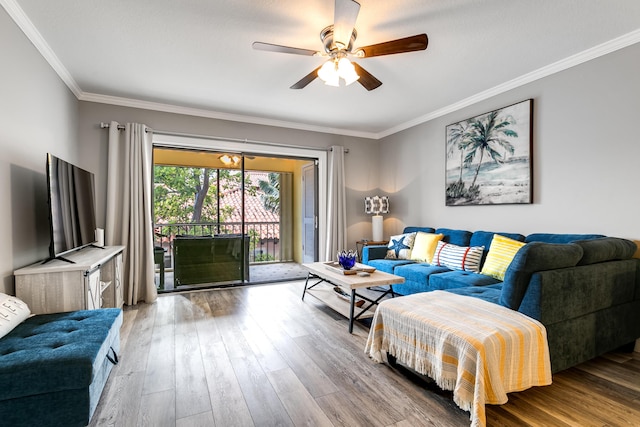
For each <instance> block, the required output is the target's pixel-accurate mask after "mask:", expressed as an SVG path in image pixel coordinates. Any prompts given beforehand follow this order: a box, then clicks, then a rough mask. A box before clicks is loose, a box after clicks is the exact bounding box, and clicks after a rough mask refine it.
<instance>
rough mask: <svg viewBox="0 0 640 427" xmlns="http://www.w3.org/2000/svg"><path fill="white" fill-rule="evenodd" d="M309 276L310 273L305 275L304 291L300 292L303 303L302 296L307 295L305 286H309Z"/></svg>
mask: <svg viewBox="0 0 640 427" xmlns="http://www.w3.org/2000/svg"><path fill="white" fill-rule="evenodd" d="M310 276H311V272H308V273H307V280H306V281H305V282H304V290H303V291H302V301H304V294H306V293H307V285H308V284H309V277H310Z"/></svg>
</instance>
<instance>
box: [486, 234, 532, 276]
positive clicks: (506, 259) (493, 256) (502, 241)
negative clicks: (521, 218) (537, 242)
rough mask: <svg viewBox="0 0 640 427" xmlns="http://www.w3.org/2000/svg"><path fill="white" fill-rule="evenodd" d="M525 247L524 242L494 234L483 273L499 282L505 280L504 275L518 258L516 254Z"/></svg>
mask: <svg viewBox="0 0 640 427" xmlns="http://www.w3.org/2000/svg"><path fill="white" fill-rule="evenodd" d="M524 245H525V244H524V242H519V241H517V240H513V239H510V238H508V237H504V236H501V235H499V234H494V235H493V239H492V240H491V247H490V248H489V253H488V254H487V259H486V260H485V261H484V265H483V266H482V271H481V273H482V274H486V275H487V276H491V277H494V278H496V279H498V280H504V273H505V272H506V271H507V268H508V267H509V264H511V261H512V260H513V257H514V256H516V252H518V250H519V249H520V248H521V247H523V246H524Z"/></svg>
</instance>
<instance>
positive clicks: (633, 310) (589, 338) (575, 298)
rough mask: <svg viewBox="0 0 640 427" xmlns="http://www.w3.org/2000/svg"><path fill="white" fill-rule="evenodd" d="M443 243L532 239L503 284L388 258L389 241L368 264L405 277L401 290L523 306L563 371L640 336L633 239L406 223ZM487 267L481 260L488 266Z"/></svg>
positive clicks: (369, 251) (370, 252)
mask: <svg viewBox="0 0 640 427" xmlns="http://www.w3.org/2000/svg"><path fill="white" fill-rule="evenodd" d="M417 231H423V232H426V233H438V234H443V236H444V237H443V241H445V242H447V243H452V244H455V245H458V246H484V247H485V252H484V254H485V255H484V256H483V261H482V262H484V257H486V254H487V253H488V252H489V250H490V245H491V241H492V239H493V235H494V234H500V235H503V236H506V237H509V238H511V239H514V240H519V241H522V242H525V243H526V244H525V245H524V246H523V247H522V248H520V249H519V250H518V252H517V253H516V255H515V257H514V258H513V261H512V262H511V264H510V265H509V267H508V268H507V271H506V273H505V276H504V281H500V280H497V279H495V278H493V277H489V276H485V275H483V274H479V273H472V272H467V271H457V270H456V271H453V270H450V269H449V268H447V267H442V266H435V265H430V264H427V263H421V262H416V261H412V260H399V259H385V256H386V253H387V247H386V246H366V247H365V248H363V252H362V262H363V263H364V264H367V265H370V266H372V267H375V268H376V269H378V270H382V271H386V272H388V273H393V274H396V275H399V276H402V277H404V278H405V283H404V284H402V285H394V291H396V292H397V293H399V294H401V295H408V294H412V293H416V292H428V291H432V290H445V291H448V292H453V293H457V294H460V295H467V296H470V297H474V298H481V299H484V300H486V301H490V302H492V303H495V304H500V305H502V306H505V307H508V308H511V309H513V310H517V311H520V312H522V313H524V314H526V315H527V316H529V317H532V318H534V319H536V320H539V321H540V322H541V323H542V324H544V325H545V327H546V329H547V337H548V341H549V352H550V356H551V368H552V371H553V372H558V371H561V370H564V369H567V368H569V367H571V366H575V365H577V364H579V363H582V362H584V361H586V360H589V359H592V358H594V357H596V356H599V355H601V354H604V353H606V352H609V351H612V350H615V349H617V348H619V347H621V346H624V345H632V343H633V342H634V340H636V339H637V338H639V337H640V259H636V258H632V257H633V254H634V253H635V251H636V244H635V243H634V242H632V241H629V240H625V239H620V238H615V237H606V236H602V235H596V234H542V233H537V234H530V235H528V236H523V235H521V234H515V233H503V232H497V233H494V232H488V231H475V232H471V231H466V230H453V229H447V228H440V229H433V228H429V227H407V228H405V230H404V231H403V233H411V232H417ZM481 265H482V264H481Z"/></svg>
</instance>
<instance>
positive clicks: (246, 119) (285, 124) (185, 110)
mask: <svg viewBox="0 0 640 427" xmlns="http://www.w3.org/2000/svg"><path fill="white" fill-rule="evenodd" d="M78 100H80V101H88V102H97V103H101V104H111V105H119V106H121V107H131V108H140V109H143V110H152V111H161V112H164V113H173V114H184V115H187V116H195V117H205V118H209V119H219V120H229V121H232V122H242V123H249V124H255V125H263V126H275V127H282V128H287V129H297V130H304V131H309V132H320V133H329V134H335V135H344V136H353V137H358V138H367V139H377V134H375V133H369V132H358V131H353V130H350V129H340V128H330V127H325V126H315V125H309V124H305V123H300V122H289V121H284V120H274V119H267V118H264V117H255V116H245V115H241V114H230V113H222V112H219V111H213V110H205V109H200V108H191V107H182V106H179V105H173V104H163V103H160V102H151V101H142V100H138V99H132V98H122V97H118V96H110V95H101V94H98V93H88V92H82V93H81V94H80V96H78Z"/></svg>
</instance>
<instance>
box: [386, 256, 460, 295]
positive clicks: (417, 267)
mask: <svg viewBox="0 0 640 427" xmlns="http://www.w3.org/2000/svg"><path fill="white" fill-rule="evenodd" d="M447 271H451V270H449V269H448V268H447V267H439V266H437V265H431V264H425V263H415V264H405V265H400V266H398V267H397V268H396V269H395V270H394V274H396V275H398V276H402V277H404V278H405V280H406V281H407V282H412V283H414V284H420V285H423V286H424V289H423V292H424V291H431V290H433V289H431V287H430V280H431V277H435V276H437V275H439V274H440V273H444V272H447Z"/></svg>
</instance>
